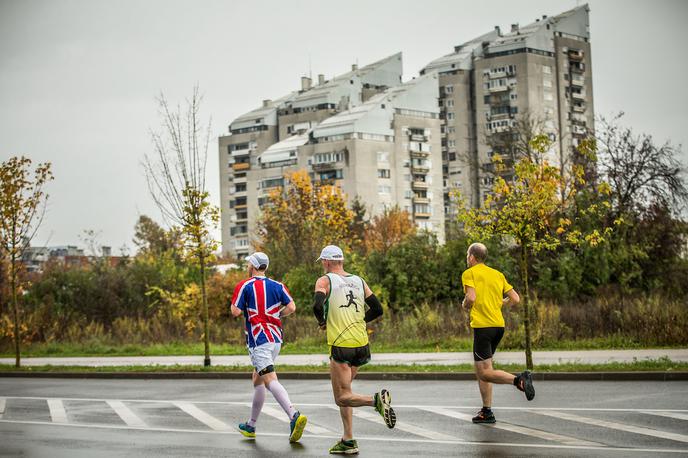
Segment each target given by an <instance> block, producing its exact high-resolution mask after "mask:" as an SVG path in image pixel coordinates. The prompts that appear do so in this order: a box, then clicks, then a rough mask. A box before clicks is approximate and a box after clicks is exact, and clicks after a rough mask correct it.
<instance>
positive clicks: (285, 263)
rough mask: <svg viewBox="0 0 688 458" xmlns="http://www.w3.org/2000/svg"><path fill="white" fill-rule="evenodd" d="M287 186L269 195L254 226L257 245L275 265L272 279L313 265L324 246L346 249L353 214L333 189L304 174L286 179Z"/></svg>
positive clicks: (335, 187) (302, 172) (290, 174)
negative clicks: (336, 245)
mask: <svg viewBox="0 0 688 458" xmlns="http://www.w3.org/2000/svg"><path fill="white" fill-rule="evenodd" d="M286 180H287V185H286V186H285V187H284V188H275V189H274V190H272V192H271V193H270V194H269V198H268V203H267V204H266V205H265V206H264V207H263V210H262V214H261V216H260V219H259V222H258V231H259V237H260V240H258V241H257V242H258V245H259V246H261V247H262V249H264V250H265V251H266V252H268V253H269V254H270V257H271V258H272V259H273V260H274V261H275V262H274V263H273V265H274V266H275V269H272V271H273V273H274V274H275V275H279V274H284V273H285V272H286V271H287V270H289V268H291V267H295V266H298V265H303V264H307V265H311V266H312V265H313V261H315V260H316V259H317V257H318V254H320V250H321V249H322V247H324V246H325V245H329V244H343V245H348V244H349V243H350V242H351V239H352V236H351V232H350V228H351V227H352V223H353V217H354V215H353V212H352V211H351V210H350V209H349V208H347V205H346V196H345V195H344V193H343V192H342V190H341V189H340V188H339V187H337V186H334V185H330V184H322V183H319V182H316V183H313V182H311V179H310V177H309V176H308V173H307V172H306V171H305V170H300V171H296V172H293V173H289V174H287V175H286Z"/></svg>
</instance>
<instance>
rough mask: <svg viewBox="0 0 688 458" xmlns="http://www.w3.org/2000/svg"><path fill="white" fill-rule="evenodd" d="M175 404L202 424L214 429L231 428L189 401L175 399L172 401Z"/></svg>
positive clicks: (223, 429)
mask: <svg viewBox="0 0 688 458" xmlns="http://www.w3.org/2000/svg"><path fill="white" fill-rule="evenodd" d="M173 404H174V405H175V406H177V407H178V408H179V409H181V410H183V411H184V412H186V413H188V414H189V415H191V416H192V417H194V418H195V419H196V420H198V421H200V422H201V423H203V424H204V425H206V426H208V427H210V428H211V429H214V430H215V431H230V430H232V428H231V427H230V426H229V425H228V424H227V423H225V422H224V421H221V420H218V419H217V418H215V417H213V416H212V415H210V414H208V413H206V412H204V411H202V410H201V409H199V408H198V407H196V406H195V405H194V404H192V403H190V402H183V401H177V402H174V403H173Z"/></svg>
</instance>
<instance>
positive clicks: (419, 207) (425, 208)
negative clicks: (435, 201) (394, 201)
mask: <svg viewBox="0 0 688 458" xmlns="http://www.w3.org/2000/svg"><path fill="white" fill-rule="evenodd" d="M413 211H414V212H415V213H425V214H429V213H430V205H428V204H415V205H414V206H413Z"/></svg>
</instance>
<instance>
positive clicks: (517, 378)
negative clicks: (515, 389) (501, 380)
mask: <svg viewBox="0 0 688 458" xmlns="http://www.w3.org/2000/svg"><path fill="white" fill-rule="evenodd" d="M520 381H521V376H520V375H517V376H516V377H514V386H518V384H519V382H520Z"/></svg>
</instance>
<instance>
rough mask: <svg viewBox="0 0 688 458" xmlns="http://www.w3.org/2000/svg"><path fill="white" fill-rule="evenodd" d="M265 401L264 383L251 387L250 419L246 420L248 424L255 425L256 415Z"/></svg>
mask: <svg viewBox="0 0 688 458" xmlns="http://www.w3.org/2000/svg"><path fill="white" fill-rule="evenodd" d="M264 403H265V385H263V384H262V383H261V384H260V385H257V386H255V387H253V403H252V404H251V419H250V420H249V421H248V425H249V426H256V421H258V415H260V411H261V410H262V408H263V404H264Z"/></svg>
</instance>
